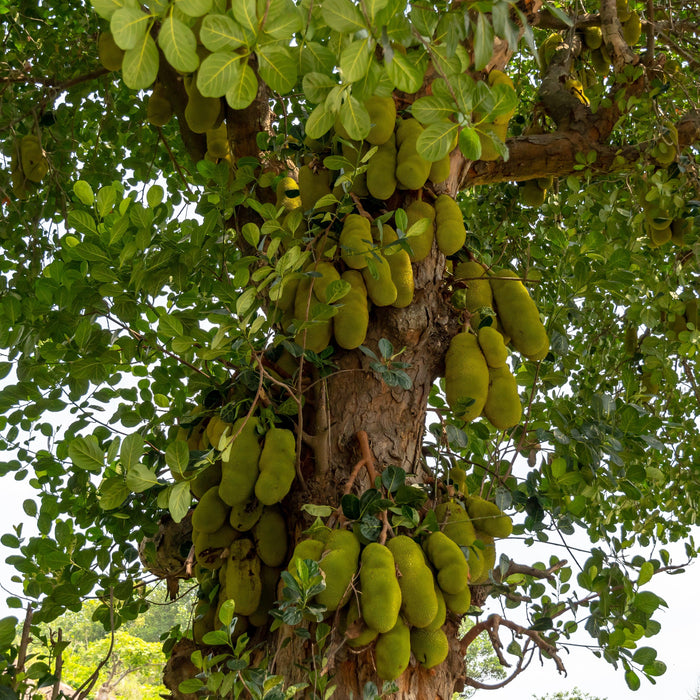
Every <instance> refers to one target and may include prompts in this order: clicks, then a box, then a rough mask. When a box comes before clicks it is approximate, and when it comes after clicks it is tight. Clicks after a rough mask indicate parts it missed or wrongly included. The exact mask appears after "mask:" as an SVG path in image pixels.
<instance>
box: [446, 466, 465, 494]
mask: <svg viewBox="0 0 700 700" xmlns="http://www.w3.org/2000/svg"><path fill="white" fill-rule="evenodd" d="M449 476H450V481H452V484H453V486H454V487H455V489H456V490H457V491H459V492H460V493H463V494H466V493H467V472H466V470H464V469H462V467H452V468H451V469H450V475H449Z"/></svg>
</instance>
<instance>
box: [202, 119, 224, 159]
mask: <svg viewBox="0 0 700 700" xmlns="http://www.w3.org/2000/svg"><path fill="white" fill-rule="evenodd" d="M206 135H207V153H208V154H209V155H210V156H212V157H213V158H225V157H226V156H227V155H228V154H229V149H228V130H227V128H226V122H221V124H219V126H218V127H216V128H215V129H207V131H206Z"/></svg>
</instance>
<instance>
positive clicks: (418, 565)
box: [386, 535, 438, 627]
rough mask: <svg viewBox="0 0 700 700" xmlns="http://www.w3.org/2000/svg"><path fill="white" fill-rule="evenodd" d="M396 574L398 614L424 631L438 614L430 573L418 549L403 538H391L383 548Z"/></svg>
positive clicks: (402, 536) (416, 545) (408, 538)
mask: <svg viewBox="0 0 700 700" xmlns="http://www.w3.org/2000/svg"><path fill="white" fill-rule="evenodd" d="M386 546H387V547H388V548H389V550H390V551H391V553H392V554H393V555H394V561H395V562H396V567H397V569H398V570H399V573H400V577H399V587H400V588H401V612H402V613H403V616H404V617H405V618H406V621H407V622H408V623H409V624H410V625H412V626H413V627H427V626H428V625H429V624H430V623H431V622H432V621H433V620H434V619H435V615H436V614H437V611H438V602H437V596H436V595H435V586H434V579H433V572H432V571H431V570H430V567H429V566H428V565H427V564H426V562H425V555H424V554H423V550H422V549H421V548H420V546H419V545H418V544H417V543H416V542H415V541H414V540H412V539H411V538H410V537H407V536H406V535H399V536H398V537H392V538H391V539H390V540H389V542H388V543H387V545H386Z"/></svg>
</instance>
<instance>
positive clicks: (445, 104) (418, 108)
mask: <svg viewBox="0 0 700 700" xmlns="http://www.w3.org/2000/svg"><path fill="white" fill-rule="evenodd" d="M454 112H455V106H454V104H452V103H451V102H450V101H449V100H446V99H444V98H442V97H433V96H430V97H419V98H418V99H417V100H416V101H415V102H414V103H413V104H412V105H411V114H412V115H413V118H414V119H417V120H418V121H419V122H420V123H421V124H424V125H426V124H433V123H436V122H444V121H447V120H448V119H449V118H450V117H452V116H453V115H454Z"/></svg>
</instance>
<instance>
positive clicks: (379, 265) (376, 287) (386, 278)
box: [362, 251, 398, 306]
mask: <svg viewBox="0 0 700 700" xmlns="http://www.w3.org/2000/svg"><path fill="white" fill-rule="evenodd" d="M375 275H376V277H375ZM362 277H363V278H364V280H365V286H366V287H367V296H369V298H370V299H371V300H372V303H373V304H375V305H376V306H391V304H393V303H394V302H395V301H396V297H397V296H398V291H397V289H396V285H395V284H394V282H393V280H392V279H391V267H390V265H389V263H388V261H387V259H386V258H385V257H384V256H383V255H382V254H381V253H380V252H378V251H375V252H374V253H373V254H372V257H371V260H370V263H369V265H368V266H367V267H366V268H364V269H363V270H362Z"/></svg>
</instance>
